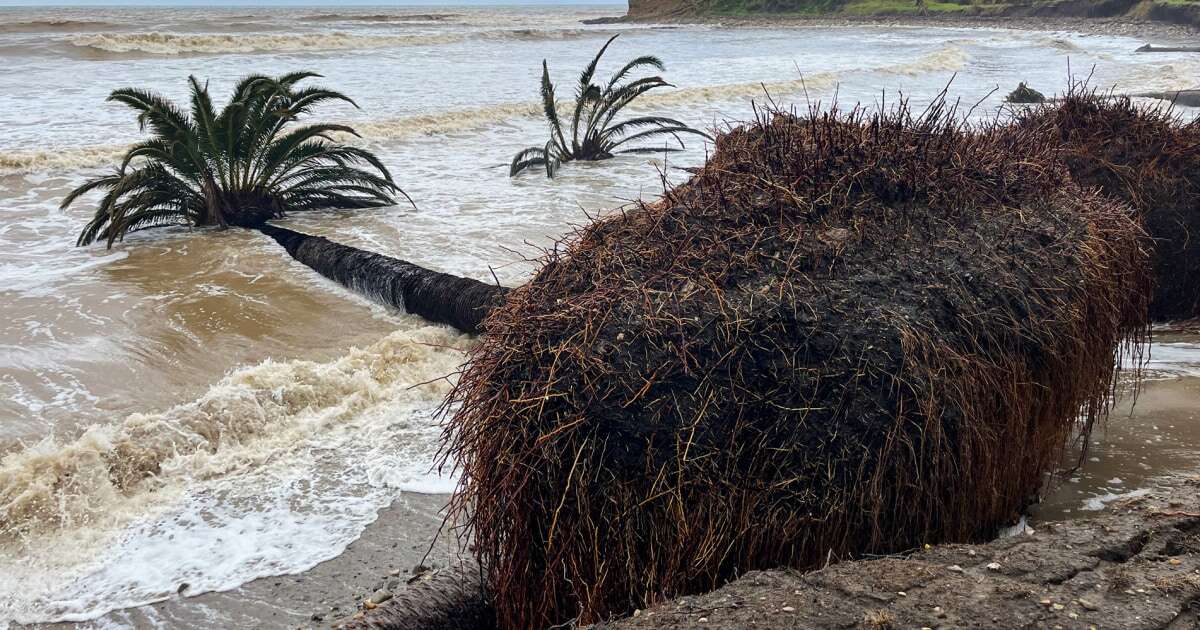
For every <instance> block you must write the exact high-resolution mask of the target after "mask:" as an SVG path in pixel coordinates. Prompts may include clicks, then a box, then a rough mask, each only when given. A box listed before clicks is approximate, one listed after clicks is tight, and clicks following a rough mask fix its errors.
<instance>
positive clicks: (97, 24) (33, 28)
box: [0, 20, 114, 33]
mask: <svg viewBox="0 0 1200 630" xmlns="http://www.w3.org/2000/svg"><path fill="white" fill-rule="evenodd" d="M112 26H114V25H113V23H112V22H103V21H99V20H29V21H26V22H5V23H2V24H0V33H64V32H66V33H69V32H78V31H94V30H97V29H103V28H109V27H112Z"/></svg>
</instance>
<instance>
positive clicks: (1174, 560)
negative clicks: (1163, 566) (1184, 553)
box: [1167, 558, 1183, 567]
mask: <svg viewBox="0 0 1200 630" xmlns="http://www.w3.org/2000/svg"><path fill="white" fill-rule="evenodd" d="M1167 564H1169V565H1171V566H1175V567H1177V566H1179V565H1181V564H1183V560H1180V559H1179V558H1171V559H1170V560H1167Z"/></svg>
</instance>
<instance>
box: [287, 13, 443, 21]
mask: <svg viewBox="0 0 1200 630" xmlns="http://www.w3.org/2000/svg"><path fill="white" fill-rule="evenodd" d="M457 17H461V14H460V13H401V14H395V13H391V14H389V13H377V14H372V15H364V14H359V13H319V14H315V15H304V16H301V17H299V18H297V19H298V20H300V21H301V22H383V23H387V22H445V21H447V20H452V19H454V18H457Z"/></svg>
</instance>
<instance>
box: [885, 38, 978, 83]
mask: <svg viewBox="0 0 1200 630" xmlns="http://www.w3.org/2000/svg"><path fill="white" fill-rule="evenodd" d="M968 60H969V57H968V55H967V51H966V50H964V49H963V48H962V47H961V46H957V45H954V44H947V45H945V46H943V47H941V48H939V49H938V50H936V51H934V52H932V53H929V54H927V55H924V56H922V57H920V58H918V59H916V60H915V61H913V62H911V63H901V64H896V65H892V66H885V67H883V68H880V70H881V71H882V72H886V73H888V74H899V75H904V76H909V77H915V76H920V75H922V74H930V73H934V72H953V71H958V70H962V69H963V68H965V67H966V65H967V61H968Z"/></svg>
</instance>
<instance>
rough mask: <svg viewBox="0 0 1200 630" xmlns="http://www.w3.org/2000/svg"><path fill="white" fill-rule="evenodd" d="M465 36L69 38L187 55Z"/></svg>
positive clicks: (118, 49) (112, 48)
mask: <svg viewBox="0 0 1200 630" xmlns="http://www.w3.org/2000/svg"><path fill="white" fill-rule="evenodd" d="M461 39H462V38H461V36H458V35H351V34H348V33H341V32H334V33H311V34H309V33H300V34H286V35H283V34H246V35H230V34H212V35H207V34H204V35H183V34H176V33H124V34H112V33H103V34H95V35H79V36H76V37H72V38H71V39H70V40H69V41H70V43H71V44H72V45H73V46H76V47H78V48H84V49H89V50H94V51H100V52H105V53H141V54H149V55H183V54H227V53H255V52H300V51H308V50H343V49H361V48H390V47H393V46H426V45H436V44H447V43H453V42H456V41H460V40H461Z"/></svg>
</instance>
